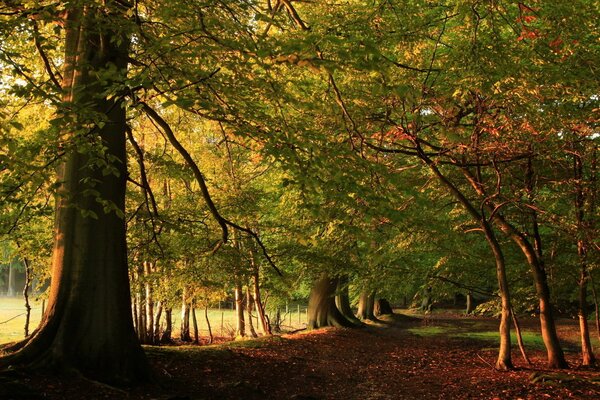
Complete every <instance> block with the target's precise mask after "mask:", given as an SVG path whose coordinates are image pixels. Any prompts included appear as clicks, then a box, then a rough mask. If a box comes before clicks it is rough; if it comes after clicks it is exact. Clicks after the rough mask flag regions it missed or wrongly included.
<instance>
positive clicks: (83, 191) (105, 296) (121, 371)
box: [0, 0, 150, 384]
mask: <svg viewBox="0 0 600 400" xmlns="http://www.w3.org/2000/svg"><path fill="white" fill-rule="evenodd" d="M118 3H119V4H118ZM120 3H122V2H117V1H112V0H106V1H105V5H103V6H99V5H97V3H96V2H90V3H85V4H86V5H85V6H84V5H82V4H83V2H79V1H74V2H67V3H64V4H65V14H64V15H65V18H66V19H65V29H66V38H65V58H64V74H63V77H64V80H63V92H64V93H65V94H64V103H63V107H62V109H61V110H60V112H61V113H62V114H63V121H71V122H65V123H67V124H69V126H68V127H69V128H70V129H72V130H71V134H70V139H72V141H71V142H70V143H69V145H68V146H67V154H66V155H65V157H64V162H63V163H62V165H61V166H60V168H59V172H58V180H57V181H58V182H60V187H59V189H58V194H57V199H56V217H55V221H56V222H55V229H54V232H55V238H54V249H53V257H52V274H51V275H52V283H51V287H50V295H49V299H48V307H47V310H46V313H45V314H44V317H43V320H42V322H41V325H40V327H39V328H38V329H37V330H36V331H35V333H34V334H33V335H32V336H31V337H30V338H29V339H28V340H25V341H24V342H21V343H19V344H17V345H15V346H13V347H12V349H13V350H15V349H19V350H18V351H16V352H15V353H12V354H10V355H8V356H6V357H3V358H2V359H0V365H2V366H7V365H10V364H19V365H25V366H37V367H48V368H51V369H52V370H54V371H56V370H57V369H64V370H77V371H80V372H81V373H82V374H83V375H85V376H88V377H90V378H92V379H96V380H100V381H104V382H110V383H113V384H119V383H126V382H133V381H139V380H143V379H147V378H149V376H150V370H149V365H148V363H147V360H146V358H145V355H144V352H143V351H142V348H141V346H140V344H139V342H138V341H137V338H136V336H135V332H134V330H133V321H132V316H131V298H130V292H129V279H128V268H127V251H126V241H125V221H124V219H123V217H122V215H123V213H124V210H125V185H126V178H127V170H126V165H127V163H126V152H125V130H126V119H125V108H124V107H123V103H122V100H121V99H122V97H121V96H114V97H112V98H111V99H107V98H106V97H105V96H106V94H105V93H107V92H109V91H111V92H112V90H111V89H110V88H111V85H112V82H110V81H109V80H107V79H106V78H109V79H114V80H115V81H120V80H122V79H123V78H125V75H126V71H127V60H128V43H129V38H128V37H127V36H126V35H125V34H124V32H126V29H123V24H124V21H125V16H124V13H125V11H126V10H125V9H124V7H123V6H122V5H121V4H120ZM109 68H110V69H111V70H114V72H113V73H112V74H111V76H110V77H109V76H107V74H106V72H105V71H106V70H108V69H109ZM100 77H102V79H100ZM90 116H91V118H90ZM86 119H87V120H86ZM82 120H84V121H82ZM99 120H101V121H99ZM75 121H77V122H75ZM98 122H102V124H98ZM90 125H93V128H90V130H89V131H87V132H86V133H84V134H82V133H81V132H82V129H87V128H83V127H85V126H90ZM92 142H96V143H98V144H100V143H101V144H102V148H103V150H102V152H100V151H99V150H98V151H94V150H90V149H89V145H90V143H92ZM71 145H73V146H71ZM82 146H83V147H82ZM86 146H87V147H86ZM99 160H104V161H106V162H107V163H108V165H109V166H110V168H109V171H110V172H109V173H106V169H104V168H103V167H98V165H99V164H101V163H98V161H99ZM99 200H101V201H99ZM107 204H108V205H110V207H108V208H106V205H107Z"/></svg>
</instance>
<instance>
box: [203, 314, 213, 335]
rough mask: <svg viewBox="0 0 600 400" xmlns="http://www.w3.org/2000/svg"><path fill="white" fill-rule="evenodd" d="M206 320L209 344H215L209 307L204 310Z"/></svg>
mask: <svg viewBox="0 0 600 400" xmlns="http://www.w3.org/2000/svg"><path fill="white" fill-rule="evenodd" d="M204 318H205V319H206V327H207V329H208V344H212V342H213V334H212V328H211V327H210V321H209V319H208V307H205V308H204Z"/></svg>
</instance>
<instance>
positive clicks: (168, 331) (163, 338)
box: [160, 307, 173, 343]
mask: <svg viewBox="0 0 600 400" xmlns="http://www.w3.org/2000/svg"><path fill="white" fill-rule="evenodd" d="M172 334H173V309H172V308H171V307H167V308H165V330H164V331H163V332H162V335H160V342H161V343H172V342H173V338H172V336H171V335H172Z"/></svg>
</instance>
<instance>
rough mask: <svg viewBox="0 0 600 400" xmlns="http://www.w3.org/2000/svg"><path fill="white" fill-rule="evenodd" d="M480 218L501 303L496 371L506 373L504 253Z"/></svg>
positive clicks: (507, 332) (507, 329)
mask: <svg viewBox="0 0 600 400" xmlns="http://www.w3.org/2000/svg"><path fill="white" fill-rule="evenodd" d="M482 217H483V218H482V220H481V226H482V227H483V230H484V233H485V238H486V240H487V242H488V245H489V246H490V248H491V249H492V253H493V254H494V260H495V262H496V278H497V280H498V294H499V295H500V303H501V312H500V326H499V327H498V331H499V334H500V347H499V349H498V358H497V359H496V369H498V370H500V371H506V370H509V369H512V368H513V364H512V359H511V343H510V317H511V305H510V294H509V290H508V278H507V276H506V264H505V262H504V253H503V252H502V249H501V248H500V243H498V240H497V239H496V235H495V233H494V230H493V228H492V227H491V226H490V224H489V223H488V222H487V218H486V217H485V216H482Z"/></svg>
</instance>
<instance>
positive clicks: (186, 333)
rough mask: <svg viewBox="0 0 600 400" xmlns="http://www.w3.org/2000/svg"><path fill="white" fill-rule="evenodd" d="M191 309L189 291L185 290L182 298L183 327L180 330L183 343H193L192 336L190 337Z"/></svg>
mask: <svg viewBox="0 0 600 400" xmlns="http://www.w3.org/2000/svg"><path fill="white" fill-rule="evenodd" d="M190 308H191V306H190V302H189V301H188V298H187V290H186V289H185V288H184V289H183V294H182V296H181V325H180V328H179V338H180V339H181V341H182V342H191V341H192V336H191V335H190Z"/></svg>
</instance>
